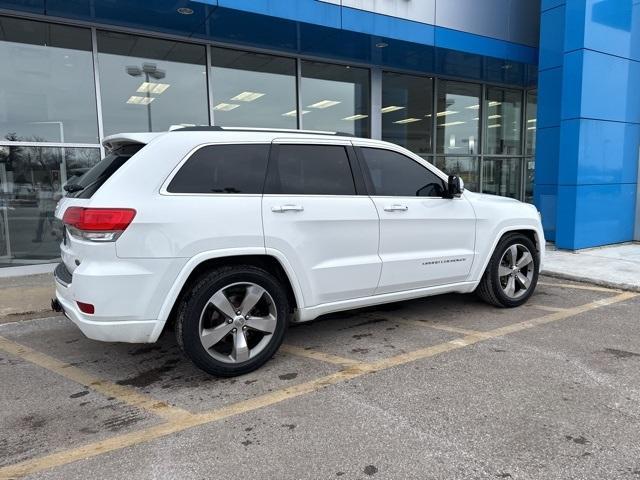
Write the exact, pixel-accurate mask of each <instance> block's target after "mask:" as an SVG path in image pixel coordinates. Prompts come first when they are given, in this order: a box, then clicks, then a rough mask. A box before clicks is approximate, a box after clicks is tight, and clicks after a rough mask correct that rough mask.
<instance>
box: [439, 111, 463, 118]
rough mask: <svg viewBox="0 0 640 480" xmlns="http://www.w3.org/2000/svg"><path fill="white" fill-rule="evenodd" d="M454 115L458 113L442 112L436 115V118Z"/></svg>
mask: <svg viewBox="0 0 640 480" xmlns="http://www.w3.org/2000/svg"><path fill="white" fill-rule="evenodd" d="M456 113H458V112H455V111H453V110H445V111H444V112H438V113H436V116H438V117H446V116H447V115H454V114H456Z"/></svg>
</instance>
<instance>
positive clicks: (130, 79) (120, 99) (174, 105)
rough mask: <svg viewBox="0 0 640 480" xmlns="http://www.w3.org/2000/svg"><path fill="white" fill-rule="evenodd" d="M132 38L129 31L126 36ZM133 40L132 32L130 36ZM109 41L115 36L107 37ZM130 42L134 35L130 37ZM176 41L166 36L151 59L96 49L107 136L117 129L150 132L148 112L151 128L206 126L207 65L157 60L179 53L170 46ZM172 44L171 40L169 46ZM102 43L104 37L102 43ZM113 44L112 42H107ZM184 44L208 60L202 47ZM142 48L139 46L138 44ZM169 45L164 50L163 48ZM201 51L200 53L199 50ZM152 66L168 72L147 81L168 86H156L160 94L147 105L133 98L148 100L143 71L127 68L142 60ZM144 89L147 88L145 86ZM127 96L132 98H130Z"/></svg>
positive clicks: (148, 41) (147, 41)
mask: <svg viewBox="0 0 640 480" xmlns="http://www.w3.org/2000/svg"><path fill="white" fill-rule="evenodd" d="M127 37H128V36H127ZM130 38H131V39H133V38H134V37H130ZM107 40H111V39H107ZM153 42H154V41H153V40H150V39H145V45H150V46H153ZM131 43H132V45H135V44H134V43H133V40H131ZM172 43H175V42H166V41H162V43H159V45H160V46H161V47H162V48H160V47H158V48H157V49H156V51H155V52H154V55H153V56H154V57H156V58H153V59H150V58H148V57H140V56H124V55H118V54H114V53H103V52H99V53H98V65H99V70H100V91H101V95H102V117H103V124H104V131H105V135H110V134H113V133H118V132H130V131H133V132H140V131H143V132H144V131H148V130H149V128H148V123H149V113H150V115H151V122H152V130H153V131H156V132H157V131H165V130H168V129H169V127H170V126H171V125H177V124H181V123H186V124H195V125H207V124H208V123H209V116H208V114H207V79H206V66H205V65H204V61H203V63H202V64H201V63H186V61H185V62H180V61H169V60H163V59H158V57H160V58H163V57H164V58H166V57H169V56H171V58H172V59H173V58H175V56H176V53H175V51H174V50H172V49H171V47H170V46H169V45H170V44H172ZM168 44H169V45H168ZM98 47H100V40H99V42H98ZM109 47H111V45H109ZM181 47H182V48H183V49H185V50H186V49H187V48H188V49H189V50H190V52H189V53H191V54H192V57H193V56H194V55H193V52H194V51H195V52H197V55H198V56H201V57H202V59H204V55H205V50H204V47H199V46H194V45H189V46H185V45H181ZM138 50H140V48H139V49H138ZM165 50H166V52H165ZM200 50H201V55H200ZM145 63H146V64H151V65H154V66H155V67H156V68H157V69H159V70H161V71H162V72H163V73H164V77H163V78H160V79H154V78H149V82H153V83H161V84H164V85H168V87H164V86H163V87H162V88H166V89H165V90H164V91H162V92H160V90H162V88H160V89H158V93H155V92H153V91H152V92H151V93H149V97H150V98H152V100H151V102H150V103H149V105H148V107H149V108H147V105H145V104H144V102H145V101H146V100H141V101H140V102H141V103H138V104H136V103H131V102H132V101H133V100H130V99H131V98H132V97H139V98H141V99H145V98H146V97H147V94H146V92H144V91H139V90H140V89H141V86H142V83H143V82H145V80H146V78H145V74H144V73H142V75H140V76H132V75H130V74H129V73H127V67H138V68H142V66H143V65H144V64H145ZM142 90H143V89H142ZM128 101H129V103H127V102H128Z"/></svg>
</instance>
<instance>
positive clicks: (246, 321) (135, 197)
mask: <svg viewBox="0 0 640 480" xmlns="http://www.w3.org/2000/svg"><path fill="white" fill-rule="evenodd" d="M104 146H105V148H106V149H107V151H108V152H109V154H108V155H107V157H106V158H105V159H103V160H102V161H101V162H100V163H98V164H97V165H96V166H95V167H94V168H93V169H91V170H90V171H88V172H87V173H86V174H85V175H84V176H82V177H81V178H79V179H77V180H73V179H72V180H71V181H70V182H69V184H67V185H66V187H65V189H66V190H67V192H68V194H67V196H66V197H65V198H63V199H62V200H61V201H60V203H59V205H58V207H57V209H56V216H57V217H58V218H59V219H61V220H62V221H63V223H64V225H65V235H64V241H63V243H62V245H61V249H62V260H63V263H61V264H60V265H59V266H58V268H57V269H56V272H55V278H56V282H55V283H56V297H57V299H56V300H53V302H52V303H53V306H54V308H56V309H58V310H61V311H64V313H65V314H66V315H67V316H68V317H69V318H70V319H71V320H72V321H73V322H74V323H75V324H76V325H78V327H80V329H81V330H82V332H83V333H84V334H85V335H86V336H88V337H89V338H93V339H96V340H103V341H118V342H155V341H156V340H157V339H158V337H159V335H160V334H161V332H162V331H163V329H164V328H165V325H167V324H169V323H174V322H175V332H176V336H177V339H178V343H179V344H180V346H181V347H182V348H183V350H184V351H185V352H186V354H187V355H188V356H189V357H190V358H191V359H192V360H193V361H194V362H195V364H196V365H198V366H199V367H200V368H202V369H203V370H205V371H207V372H209V373H211V374H215V375H221V376H231V375H239V374H243V373H247V372H249V371H251V370H254V369H256V368H258V367H259V366H260V365H262V364H263V363H264V362H265V361H267V360H268V359H269V358H270V357H271V356H273V354H274V353H275V351H276V350H277V349H278V347H279V345H280V344H281V342H282V339H283V335H284V333H285V330H286V328H287V324H288V323H289V322H290V321H291V322H306V321H309V320H313V319H315V318H316V317H318V316H320V315H323V314H326V313H329V312H336V311H340V310H348V309H353V308H358V307H364V306H369V305H376V304H381V303H387V302H395V301H398V300H406V299H410V298H416V297H424V296H429V295H436V294H440V293H448V292H460V293H467V292H473V291H476V292H477V293H478V294H479V295H480V297H482V298H483V299H484V300H486V301H487V302H489V303H491V304H494V305H497V306H501V307H516V306H519V305H521V304H523V303H524V302H525V301H526V300H527V299H528V298H529V297H530V296H531V294H532V293H533V290H534V288H535V286H536V282H537V279H538V271H539V268H540V264H541V261H542V256H543V253H544V246H545V240H544V236H543V232H542V226H541V224H540V217H539V214H538V212H537V211H536V209H535V208H534V207H533V206H532V205H528V204H524V203H520V202H518V201H515V200H512V199H508V198H503V197H497V196H490V195H480V194H476V193H472V192H469V191H464V188H463V187H462V181H461V180H459V179H458V178H457V177H455V176H453V177H447V176H446V175H445V174H444V173H442V172H441V171H439V170H438V169H436V168H435V167H434V166H433V165H431V164H429V163H427V162H426V161H425V160H424V159H422V158H420V157H419V156H417V155H415V154H413V153H411V152H409V151H407V150H405V149H403V148H401V147H398V146H396V145H392V144H390V143H386V142H381V141H376V140H369V139H361V138H352V137H348V136H344V135H339V134H332V133H330V132H305V131H276V130H269V131H267V130H256V129H253V130H252V129H223V128H220V127H187V128H182V129H179V130H175V131H170V132H165V133H144V134H142V133H140V134H121V135H114V136H111V137H109V138H107V139H105V141H104Z"/></svg>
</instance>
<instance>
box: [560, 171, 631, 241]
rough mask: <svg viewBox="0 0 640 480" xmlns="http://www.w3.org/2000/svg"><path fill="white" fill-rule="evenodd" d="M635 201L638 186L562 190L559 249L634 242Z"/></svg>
mask: <svg viewBox="0 0 640 480" xmlns="http://www.w3.org/2000/svg"><path fill="white" fill-rule="evenodd" d="M635 197H636V185H635V184H613V185H578V186H575V185H566V186H565V185H561V186H559V187H558V205H559V206H561V207H559V208H558V213H557V219H556V223H557V225H558V227H559V228H558V230H557V233H556V239H555V241H556V245H557V246H558V247H559V248H568V249H572V250H575V249H580V248H589V247H595V246H599V245H607V244H611V243H620V242H626V241H629V240H631V239H632V238H633V228H634V221H635ZM612 212H615V213H613V214H612ZM560 227H561V228H560Z"/></svg>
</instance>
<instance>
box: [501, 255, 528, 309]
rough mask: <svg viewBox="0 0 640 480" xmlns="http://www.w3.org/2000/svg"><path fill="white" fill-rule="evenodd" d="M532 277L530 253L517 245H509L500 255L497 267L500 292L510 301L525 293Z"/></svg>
mask: <svg viewBox="0 0 640 480" xmlns="http://www.w3.org/2000/svg"><path fill="white" fill-rule="evenodd" d="M533 276H534V262H533V255H532V254H531V251H530V250H529V249H528V248H527V247H525V246H524V245H522V244H520V243H518V244H514V245H511V246H510V247H509V248H507V250H506V251H505V252H504V253H503V254H502V258H501V259H500V265H499V266H498V277H499V278H500V286H501V287H502V291H503V292H504V293H505V295H507V297H509V298H511V299H517V298H520V297H522V296H523V295H525V294H526V293H527V291H528V290H529V287H530V286H531V282H532V281H533Z"/></svg>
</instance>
